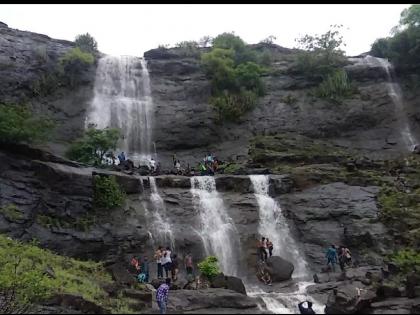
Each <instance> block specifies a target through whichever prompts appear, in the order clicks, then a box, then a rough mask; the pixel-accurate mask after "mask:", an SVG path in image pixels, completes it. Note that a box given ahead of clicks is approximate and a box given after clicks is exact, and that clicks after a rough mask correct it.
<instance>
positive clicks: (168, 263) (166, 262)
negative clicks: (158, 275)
mask: <svg viewBox="0 0 420 315" xmlns="http://www.w3.org/2000/svg"><path fill="white" fill-rule="evenodd" d="M162 267H163V268H165V274H166V278H168V274H169V271H171V270H172V259H171V250H170V249H169V247H166V250H165V251H164V252H163V256H162Z"/></svg>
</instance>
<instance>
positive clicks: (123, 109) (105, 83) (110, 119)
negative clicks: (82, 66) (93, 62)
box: [86, 56, 153, 163]
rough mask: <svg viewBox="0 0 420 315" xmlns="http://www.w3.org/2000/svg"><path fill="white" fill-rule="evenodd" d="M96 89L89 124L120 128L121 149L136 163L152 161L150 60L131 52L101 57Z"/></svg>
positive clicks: (87, 120)
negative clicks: (133, 54) (148, 62)
mask: <svg viewBox="0 0 420 315" xmlns="http://www.w3.org/2000/svg"><path fill="white" fill-rule="evenodd" d="M94 93H95V94H94V99H93V101H92V103H91V107H90V111H89V114H88V115H87V117H86V126H88V125H89V124H95V125H96V126H97V128H100V129H103V128H106V127H112V128H119V129H120V130H121V133H122V139H121V140H120V141H119V143H118V149H119V150H121V151H125V152H126V155H127V157H128V158H129V159H131V160H132V161H134V162H135V163H144V162H146V161H148V160H149V159H150V158H151V156H152V153H153V148H152V127H153V100H152V96H151V90H150V77H149V72H148V70H147V62H146V61H145V60H144V59H142V58H137V57H131V56H121V57H114V56H106V57H103V58H101V59H100V60H99V63H98V68H97V70H96V78H95V88H94Z"/></svg>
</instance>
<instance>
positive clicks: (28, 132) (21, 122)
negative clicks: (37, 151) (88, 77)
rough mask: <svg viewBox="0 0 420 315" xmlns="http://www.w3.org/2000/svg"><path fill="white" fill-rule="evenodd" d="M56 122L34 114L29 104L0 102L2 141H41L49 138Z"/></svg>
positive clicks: (0, 139)
mask: <svg viewBox="0 0 420 315" xmlns="http://www.w3.org/2000/svg"><path fill="white" fill-rule="evenodd" d="M53 126H54V123H53V122H52V121H51V120H50V119H48V118H46V117H41V116H37V115H34V114H33V113H32V112H31V111H30V110H29V108H28V107H27V106H24V105H14V104H0V142H3V143H19V142H28V143H32V142H39V141H44V140H46V139H47V138H48V136H49V134H50V132H51V129H52V128H53Z"/></svg>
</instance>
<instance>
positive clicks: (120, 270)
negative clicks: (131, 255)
mask: <svg viewBox="0 0 420 315" xmlns="http://www.w3.org/2000/svg"><path fill="white" fill-rule="evenodd" d="M107 269H108V270H109V271H110V272H111V275H112V279H113V280H114V281H115V282H117V283H118V284H123V285H131V284H134V283H136V282H137V281H136V279H135V278H134V277H133V276H132V275H131V274H130V273H129V272H128V271H127V268H126V267H125V265H123V264H121V263H116V264H114V265H112V266H109V267H108V268H107Z"/></svg>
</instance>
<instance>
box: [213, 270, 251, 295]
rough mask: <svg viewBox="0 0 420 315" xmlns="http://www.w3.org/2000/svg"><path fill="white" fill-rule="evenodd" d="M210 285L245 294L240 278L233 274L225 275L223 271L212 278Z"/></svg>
mask: <svg viewBox="0 0 420 315" xmlns="http://www.w3.org/2000/svg"><path fill="white" fill-rule="evenodd" d="M210 286H211V287H212V288H224V289H228V290H232V291H235V292H238V293H241V294H246V289H245V285H244V283H243V281H242V279H240V278H237V277H233V276H225V275H224V274H223V273H220V274H218V275H217V276H216V277H215V278H214V279H212V281H211V283H210Z"/></svg>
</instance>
